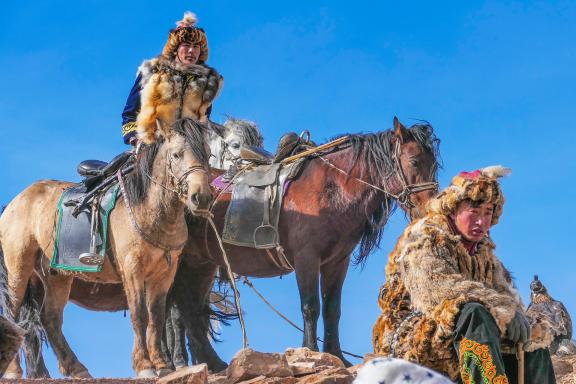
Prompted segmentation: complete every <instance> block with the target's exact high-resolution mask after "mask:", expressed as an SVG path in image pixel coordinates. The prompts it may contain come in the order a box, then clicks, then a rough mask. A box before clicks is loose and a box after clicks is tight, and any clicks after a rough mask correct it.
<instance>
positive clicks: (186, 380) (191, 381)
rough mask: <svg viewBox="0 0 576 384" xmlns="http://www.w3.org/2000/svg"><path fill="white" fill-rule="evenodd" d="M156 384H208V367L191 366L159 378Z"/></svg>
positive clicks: (202, 365) (203, 365) (204, 365)
mask: <svg viewBox="0 0 576 384" xmlns="http://www.w3.org/2000/svg"><path fill="white" fill-rule="evenodd" d="M157 384H208V366H207V365H206V364H199V365H193V366H191V367H188V368H183V369H179V370H177V371H176V372H172V373H171V374H169V375H166V376H164V377H162V378H160V379H159V380H158V382H157Z"/></svg>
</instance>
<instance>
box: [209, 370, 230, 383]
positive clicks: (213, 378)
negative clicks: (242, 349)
mask: <svg viewBox="0 0 576 384" xmlns="http://www.w3.org/2000/svg"><path fill="white" fill-rule="evenodd" d="M231 383H232V381H231V380H230V379H228V377H227V376H226V371H224V372H218V373H213V374H211V375H209V376H208V384H231Z"/></svg>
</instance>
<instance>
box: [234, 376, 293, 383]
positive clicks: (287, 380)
mask: <svg viewBox="0 0 576 384" xmlns="http://www.w3.org/2000/svg"><path fill="white" fill-rule="evenodd" d="M296 382H298V379H297V378H295V377H266V376H258V377H255V378H253V379H251V380H247V381H241V382H239V383H237V384H296Z"/></svg>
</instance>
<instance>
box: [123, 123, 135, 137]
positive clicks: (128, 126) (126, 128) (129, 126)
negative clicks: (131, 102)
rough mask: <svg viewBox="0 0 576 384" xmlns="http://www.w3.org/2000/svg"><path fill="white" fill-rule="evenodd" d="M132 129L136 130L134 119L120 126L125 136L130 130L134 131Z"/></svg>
mask: <svg viewBox="0 0 576 384" xmlns="http://www.w3.org/2000/svg"><path fill="white" fill-rule="evenodd" d="M134 131H136V122H135V121H131V122H129V123H126V124H124V125H123V126H122V136H126V135H127V134H129V133H130V132H134Z"/></svg>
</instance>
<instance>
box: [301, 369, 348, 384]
mask: <svg viewBox="0 0 576 384" xmlns="http://www.w3.org/2000/svg"><path fill="white" fill-rule="evenodd" d="M353 380H354V376H353V375H352V374H351V373H350V372H348V370H347V369H346V368H331V369H327V370H325V371H322V372H319V373H315V374H313V375H308V376H304V377H301V378H300V379H299V380H298V384H350V383H352V381H353Z"/></svg>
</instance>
